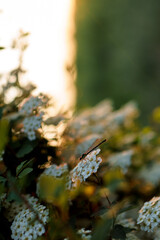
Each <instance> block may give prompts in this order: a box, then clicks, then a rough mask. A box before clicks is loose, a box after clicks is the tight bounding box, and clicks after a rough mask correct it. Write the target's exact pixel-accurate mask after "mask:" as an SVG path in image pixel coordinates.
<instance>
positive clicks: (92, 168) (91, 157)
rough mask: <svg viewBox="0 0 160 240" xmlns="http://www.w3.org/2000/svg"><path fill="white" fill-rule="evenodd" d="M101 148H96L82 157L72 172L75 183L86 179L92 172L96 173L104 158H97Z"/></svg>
mask: <svg viewBox="0 0 160 240" xmlns="http://www.w3.org/2000/svg"><path fill="white" fill-rule="evenodd" d="M99 152H100V149H97V150H94V151H92V152H91V153H89V154H88V155H87V156H86V157H85V158H84V159H82V160H81V161H80V162H79V163H78V164H77V166H76V167H75V168H74V169H73V170H72V171H71V172H70V177H71V179H72V182H73V185H75V186H77V183H80V182H83V181H85V180H86V179H87V178H88V177H89V176H91V174H92V173H96V172H97V170H98V168H99V165H100V163H101V162H102V159H101V158H100V157H98V158H97V154H98V153H99Z"/></svg>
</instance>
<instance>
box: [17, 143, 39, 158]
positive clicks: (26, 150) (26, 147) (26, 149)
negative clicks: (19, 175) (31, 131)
mask: <svg viewBox="0 0 160 240" xmlns="http://www.w3.org/2000/svg"><path fill="white" fill-rule="evenodd" d="M36 145H37V143H32V144H31V143H30V142H28V141H27V142H25V143H24V144H23V145H22V147H21V148H20V150H19V151H18V152H17V154H16V156H17V157H18V158H21V157H24V156H25V155H26V154H28V153H30V152H31V151H32V150H33V149H34V148H35V146H36Z"/></svg>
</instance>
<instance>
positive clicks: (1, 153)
mask: <svg viewBox="0 0 160 240" xmlns="http://www.w3.org/2000/svg"><path fill="white" fill-rule="evenodd" d="M3 154H4V151H0V162H1V161H3Z"/></svg>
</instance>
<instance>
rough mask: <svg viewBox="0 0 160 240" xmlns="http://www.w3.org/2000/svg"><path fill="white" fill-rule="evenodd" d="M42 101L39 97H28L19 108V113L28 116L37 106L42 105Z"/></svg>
mask: <svg viewBox="0 0 160 240" xmlns="http://www.w3.org/2000/svg"><path fill="white" fill-rule="evenodd" d="M42 103H43V102H42V99H41V98H40V97H33V96H32V97H30V98H29V99H28V100H27V101H26V102H25V103H24V104H23V106H22V107H21V108H20V112H21V113H23V114H26V115H30V114H32V113H33V111H34V110H36V109H37V108H38V107H39V106H41V105H42Z"/></svg>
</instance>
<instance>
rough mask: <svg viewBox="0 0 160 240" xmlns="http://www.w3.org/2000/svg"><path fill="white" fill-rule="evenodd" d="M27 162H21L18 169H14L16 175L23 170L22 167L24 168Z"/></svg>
mask: <svg viewBox="0 0 160 240" xmlns="http://www.w3.org/2000/svg"><path fill="white" fill-rule="evenodd" d="M27 162H28V160H26V161H23V162H21V163H20V164H19V165H18V167H17V168H16V175H18V174H19V172H20V171H21V170H22V169H23V167H24V166H25V164H26V163H27Z"/></svg>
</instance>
